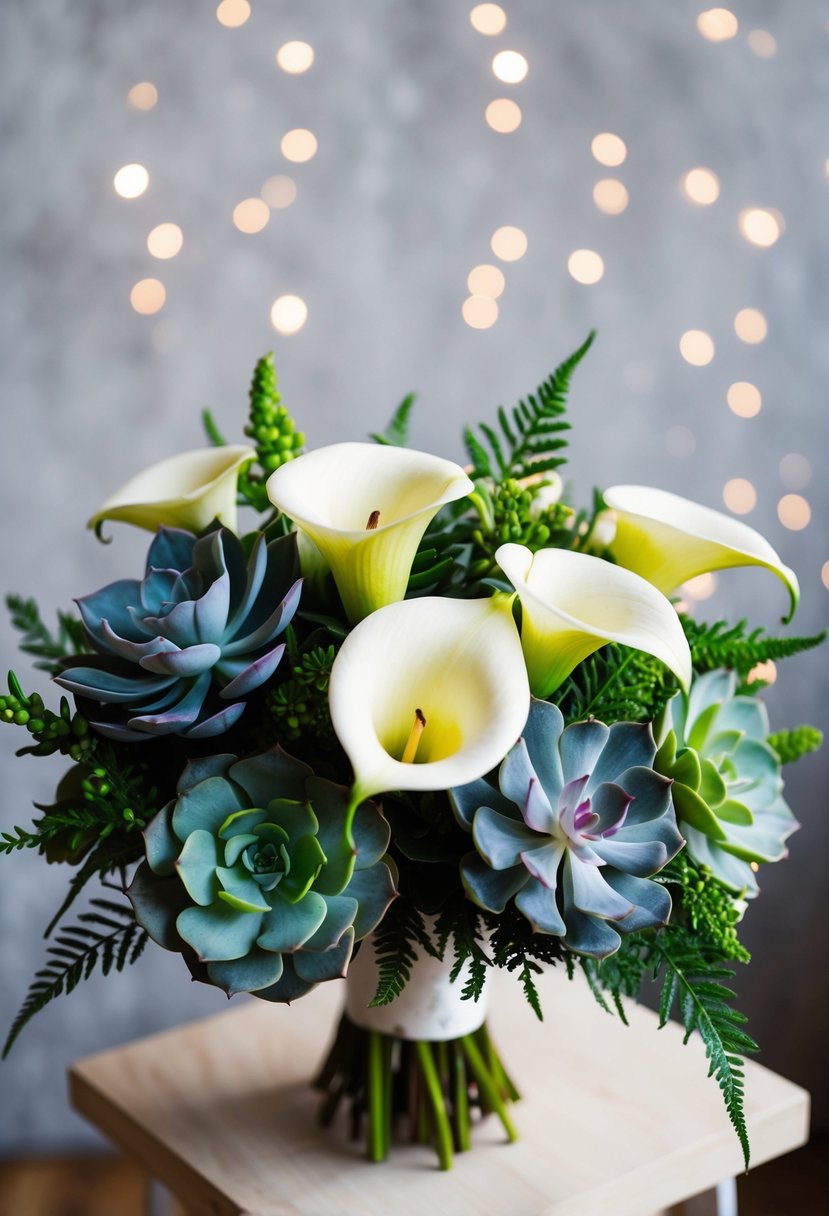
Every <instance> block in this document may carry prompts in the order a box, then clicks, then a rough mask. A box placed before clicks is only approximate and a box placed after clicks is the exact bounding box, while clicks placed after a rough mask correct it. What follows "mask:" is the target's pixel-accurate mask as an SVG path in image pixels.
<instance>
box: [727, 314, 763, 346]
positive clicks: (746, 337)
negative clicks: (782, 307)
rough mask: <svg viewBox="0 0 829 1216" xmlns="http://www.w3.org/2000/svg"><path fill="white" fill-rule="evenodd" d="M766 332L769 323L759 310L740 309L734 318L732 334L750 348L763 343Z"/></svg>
mask: <svg viewBox="0 0 829 1216" xmlns="http://www.w3.org/2000/svg"><path fill="white" fill-rule="evenodd" d="M768 332H769V323H768V321H767V320H766V318H765V317H764V316H763V314H762V313H761V312H760V309H759V308H741V309H740V311H739V312H738V313H737V315H736V317H735V318H734V333H735V334H736V335H737V337H738V338H739V339H740V340H741V341H742V342H748V344H749V345H750V346H756V345H757V343H758V342H763V341H764V340H765V337H766V334H767V333H768Z"/></svg>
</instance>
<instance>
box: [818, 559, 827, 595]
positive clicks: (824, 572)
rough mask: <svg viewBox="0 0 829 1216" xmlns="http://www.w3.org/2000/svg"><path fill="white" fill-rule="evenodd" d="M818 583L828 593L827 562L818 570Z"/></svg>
mask: <svg viewBox="0 0 829 1216" xmlns="http://www.w3.org/2000/svg"><path fill="white" fill-rule="evenodd" d="M820 581H821V582H822V583H823V585H824V587H825V588H826V590H827V591H829V562H824V563H823V565H822V566H821V568H820Z"/></svg>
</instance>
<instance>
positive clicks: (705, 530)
mask: <svg viewBox="0 0 829 1216" xmlns="http://www.w3.org/2000/svg"><path fill="white" fill-rule="evenodd" d="M604 499H605V502H606V503H607V505H608V506H609V507H611V508H613V510H614V511H615V513H616V535H615V537H614V539H613V541H612V542H611V544H610V546H609V548H610V552H611V553H612V554H613V556H614V558H615V559H616V561H617V562H619V564H620V565H622V566H626V567H627V569H628V570H634V571H635V572H636V573H637V574H641V575H642V577H643V578H646V579H647V580H648V582H650V583H653V585H654V586H655V587H658V588H659V590H660V591H664V592H665V594H666V595H670V593H671V592H672V591H676V589H677V588H678V587H679V586H680V585H681V584H682V583H684V582H686V581H687V580H688V579H690V578H696V576H697V575H698V574H707V573H708V572H709V571H711V570H726V569H729V568H731V567H732V566H764V567H765V568H766V569H767V570H771V571H772V573H773V574H776V575H777V577H778V578H780V579H782V580H783V582H784V583H785V584H786V586H787V587H788V589H789V595H790V597H791V606H790V609H789V614H788V616H787V617H786V620H787V621H789V620H791V618H792V616H793V615H794V612H795V609H796V608H797V604H798V600H799V598H800V587H799V585H798V581H797V575H796V574H795V573H794V571H793V570H790V569H789V567H788V566H784V564H783V562H782V561H781V560H780V558H779V556H778V555H777V553H776V552H775V550H774V549H773V548H772V547H771V545H770V544H769V542H768V541H767V540H766V539H765V537H763V536H761V535H760V533H759V532H755V530H754V529H753V528H749V526H748V525H747V524H744V523H742V522H741V521H740V520H738V519H732V518H731V516H730V515H723V514H722V512H720V511H714V510H712V509H711V508H710V507H704V506H701V505H700V504H699V503H696V502H691V501H690V500H689V499H687V498H680V497H679V496H678V495H677V494H671V493H669V492H668V491H667V490H657V489H654V488H652V487H651V486H611V488H610V489H609V490H605V492H604Z"/></svg>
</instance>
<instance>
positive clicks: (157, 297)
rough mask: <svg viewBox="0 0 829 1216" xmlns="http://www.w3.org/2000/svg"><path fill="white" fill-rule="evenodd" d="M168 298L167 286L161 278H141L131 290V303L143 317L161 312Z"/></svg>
mask: <svg viewBox="0 0 829 1216" xmlns="http://www.w3.org/2000/svg"><path fill="white" fill-rule="evenodd" d="M166 299H167V291H166V288H165V287H164V284H163V283H162V282H161V281H160V280H159V279H141V280H140V281H139V282H138V283H136V284H135V286H134V287H133V289H132V291H131V292H130V304H132V306H133V308H134V309H135V311H136V312H138V313H140V314H141V315H142V316H143V317H151V316H152V315H153V313H156V312H159V311H160V310H161V309H162V308H163V307H164V301H165V300H166Z"/></svg>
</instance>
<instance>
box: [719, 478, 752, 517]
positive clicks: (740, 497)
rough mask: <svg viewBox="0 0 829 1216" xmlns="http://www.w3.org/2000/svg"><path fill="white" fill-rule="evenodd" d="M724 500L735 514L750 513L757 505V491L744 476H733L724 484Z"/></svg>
mask: <svg viewBox="0 0 829 1216" xmlns="http://www.w3.org/2000/svg"><path fill="white" fill-rule="evenodd" d="M722 497H723V502H724V503H725V505H726V506H727V507H728V509H729V511H733V512H734V514H735V515H748V513H749V512H750V511H753V510H754V508H755V507H756V506H757V491H756V490H755V488H754V486H753V485H752V484H751V482H750V481H746V479H745V478H744V477H732V479H731V480H730V481H727V482H726V483H725V485H724V486H723V492H722Z"/></svg>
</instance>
